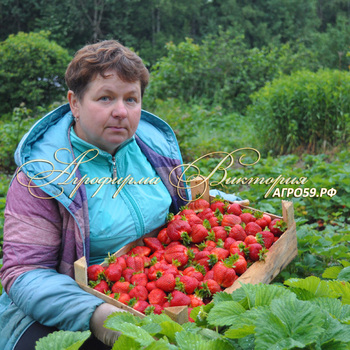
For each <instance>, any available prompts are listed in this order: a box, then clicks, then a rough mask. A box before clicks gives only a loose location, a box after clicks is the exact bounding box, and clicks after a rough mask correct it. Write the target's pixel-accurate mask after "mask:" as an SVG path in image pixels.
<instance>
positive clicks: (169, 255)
mask: <svg viewBox="0 0 350 350" xmlns="http://www.w3.org/2000/svg"><path fill="white" fill-rule="evenodd" d="M164 258H165V261H167V262H168V263H169V264H174V262H175V263H178V264H179V266H185V265H186V264H187V261H188V255H187V248H186V247H185V246H184V245H182V244H178V245H175V246H173V247H171V248H169V249H167V250H166V251H165V253H164Z"/></svg>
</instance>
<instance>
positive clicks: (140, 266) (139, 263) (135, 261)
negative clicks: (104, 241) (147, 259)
mask: <svg viewBox="0 0 350 350" xmlns="http://www.w3.org/2000/svg"><path fill="white" fill-rule="evenodd" d="M125 261H126V266H127V267H130V268H132V269H134V270H135V272H138V271H141V272H143V271H144V269H145V265H144V260H143V259H142V257H141V256H128V257H127V258H126V259H125Z"/></svg>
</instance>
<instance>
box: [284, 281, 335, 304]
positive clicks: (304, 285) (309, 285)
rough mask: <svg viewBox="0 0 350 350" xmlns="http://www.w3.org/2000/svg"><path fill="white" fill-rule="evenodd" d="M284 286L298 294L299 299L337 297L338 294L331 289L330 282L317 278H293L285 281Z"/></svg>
mask: <svg viewBox="0 0 350 350" xmlns="http://www.w3.org/2000/svg"><path fill="white" fill-rule="evenodd" d="M284 284H285V285H287V286H289V287H290V288H291V290H292V291H293V292H294V293H295V294H297V296H298V298H299V299H301V298H302V299H304V300H307V299H311V298H316V297H337V294H336V293H335V292H334V291H333V290H332V289H331V288H329V282H327V281H322V280H321V279H319V278H318V277H315V276H309V277H307V278H305V279H298V278H291V279H289V280H287V281H285V282H284ZM305 292H306V293H305ZM307 292H309V293H307Z"/></svg>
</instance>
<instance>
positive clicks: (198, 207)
mask: <svg viewBox="0 0 350 350" xmlns="http://www.w3.org/2000/svg"><path fill="white" fill-rule="evenodd" d="M209 206H210V204H209V202H208V201H206V200H205V199H203V198H198V199H196V200H195V201H193V202H191V203H190V204H189V205H188V207H189V208H190V209H192V210H194V211H195V212H196V213H199V212H202V211H203V210H204V209H207V208H209Z"/></svg>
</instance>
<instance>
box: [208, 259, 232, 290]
mask: <svg viewBox="0 0 350 350" xmlns="http://www.w3.org/2000/svg"><path fill="white" fill-rule="evenodd" d="M213 272H214V277H213V279H214V281H216V282H217V283H218V284H219V285H220V286H221V287H223V288H227V287H230V286H231V285H232V284H233V282H234V281H235V280H236V278H237V276H236V272H235V270H234V269H233V262H232V258H227V259H226V260H225V261H219V262H217V263H216V264H215V265H214V267H213Z"/></svg>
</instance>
